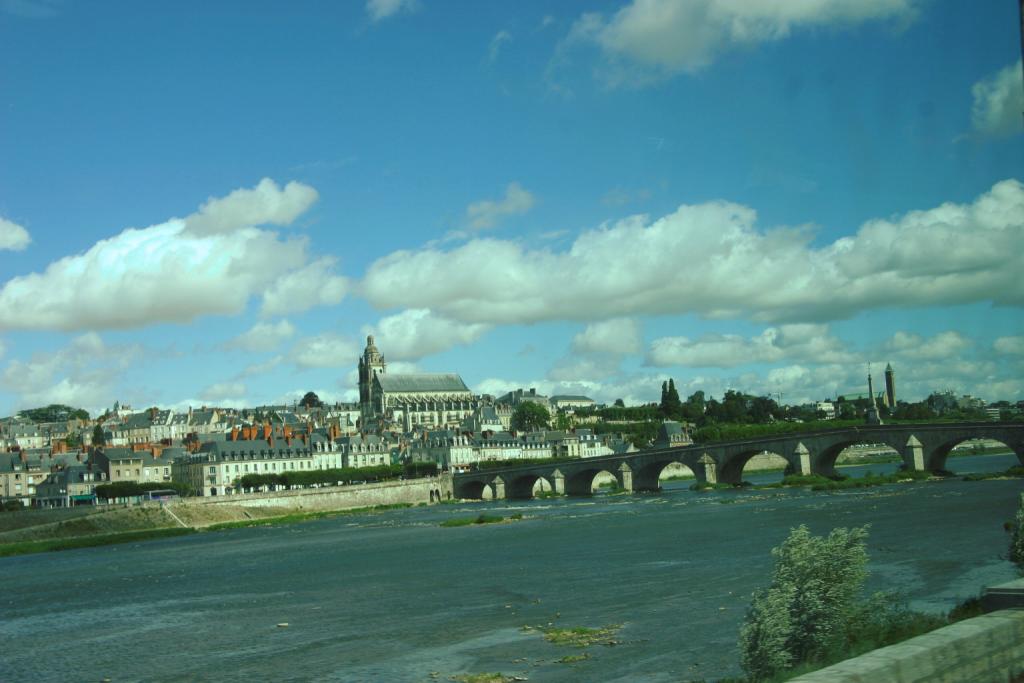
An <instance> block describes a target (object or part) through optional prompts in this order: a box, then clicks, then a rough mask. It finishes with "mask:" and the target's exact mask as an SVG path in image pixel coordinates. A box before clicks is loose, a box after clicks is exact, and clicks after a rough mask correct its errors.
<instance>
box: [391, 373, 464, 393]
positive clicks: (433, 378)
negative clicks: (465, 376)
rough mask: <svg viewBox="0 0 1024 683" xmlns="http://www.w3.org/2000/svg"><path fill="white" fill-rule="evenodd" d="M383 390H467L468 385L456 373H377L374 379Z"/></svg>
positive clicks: (408, 391)
mask: <svg viewBox="0 0 1024 683" xmlns="http://www.w3.org/2000/svg"><path fill="white" fill-rule="evenodd" d="M374 381H376V382H378V383H379V384H380V388H381V389H382V390H383V391H386V392H389V393H401V394H407V393H410V392H417V391H422V392H432V391H437V392H449V393H450V392H456V391H459V392H462V391H464V392H469V387H467V386H466V383H465V382H463V381H462V378H461V377H459V376H458V375H456V374H454V373H453V374H419V375H377V376H376V378H375V380H374Z"/></svg>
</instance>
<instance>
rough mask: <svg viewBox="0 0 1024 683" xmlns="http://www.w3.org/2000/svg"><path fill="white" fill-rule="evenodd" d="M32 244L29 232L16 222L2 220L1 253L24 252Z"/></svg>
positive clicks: (0, 228) (0, 225)
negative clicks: (5, 250)
mask: <svg viewBox="0 0 1024 683" xmlns="http://www.w3.org/2000/svg"><path fill="white" fill-rule="evenodd" d="M31 242H32V238H31V237H29V234H28V230H26V229H25V228H23V227H21V226H20V225H18V224H17V223H15V222H14V221H9V220H7V219H6V218H0V251H2V250H4V249H7V250H10V251H24V250H25V247H27V246H28V245H29V244H30V243H31Z"/></svg>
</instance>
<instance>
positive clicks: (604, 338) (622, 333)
mask: <svg viewBox="0 0 1024 683" xmlns="http://www.w3.org/2000/svg"><path fill="white" fill-rule="evenodd" d="M642 347H643V339H642V338H641V334H640V324H639V323H637V321H636V320H633V319H632V318H613V319H612V320H604V321H601V322H597V323H593V324H590V325H588V326H587V328H586V329H585V330H583V331H582V332H580V333H579V334H577V335H576V336H575V337H573V340H572V350H573V351H574V352H576V353H614V354H623V355H625V354H630V353H639V352H640V350H641V348H642Z"/></svg>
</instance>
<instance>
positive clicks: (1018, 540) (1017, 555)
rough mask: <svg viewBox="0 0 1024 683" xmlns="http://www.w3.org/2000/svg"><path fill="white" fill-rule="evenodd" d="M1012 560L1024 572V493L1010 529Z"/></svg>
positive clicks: (1018, 569)
mask: <svg viewBox="0 0 1024 683" xmlns="http://www.w3.org/2000/svg"><path fill="white" fill-rule="evenodd" d="M1010 562H1013V563H1014V564H1015V565H1017V571H1018V572H1020V573H1021V574H1024V493H1022V494H1021V497H1020V506H1019V507H1018V508H1017V515H1016V517H1015V518H1014V520H1013V523H1012V527H1011V529H1010Z"/></svg>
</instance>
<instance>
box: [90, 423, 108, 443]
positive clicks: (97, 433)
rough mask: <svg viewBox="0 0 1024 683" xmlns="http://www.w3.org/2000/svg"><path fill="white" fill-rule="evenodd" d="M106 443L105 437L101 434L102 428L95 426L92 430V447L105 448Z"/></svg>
mask: <svg viewBox="0 0 1024 683" xmlns="http://www.w3.org/2000/svg"><path fill="white" fill-rule="evenodd" d="M106 443H107V437H106V435H105V434H104V433H103V427H102V426H101V425H96V426H95V427H93V428H92V445H93V446H94V447H99V446H105V445H106Z"/></svg>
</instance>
